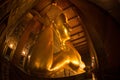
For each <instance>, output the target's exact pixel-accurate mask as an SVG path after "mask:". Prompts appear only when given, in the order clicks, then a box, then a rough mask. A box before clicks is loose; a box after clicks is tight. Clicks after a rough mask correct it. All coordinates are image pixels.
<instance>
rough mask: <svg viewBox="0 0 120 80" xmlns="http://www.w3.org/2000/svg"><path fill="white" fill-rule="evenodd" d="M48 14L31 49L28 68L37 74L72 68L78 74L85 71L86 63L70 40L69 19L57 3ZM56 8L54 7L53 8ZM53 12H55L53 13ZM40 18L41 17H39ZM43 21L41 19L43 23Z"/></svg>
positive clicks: (47, 73)
mask: <svg viewBox="0 0 120 80" xmlns="http://www.w3.org/2000/svg"><path fill="white" fill-rule="evenodd" d="M51 7H52V9H50V10H49V12H48V13H47V14H46V16H47V17H45V18H44V19H40V20H44V21H45V22H44V23H43V24H44V25H43V28H44V29H43V30H42V31H41V33H40V35H39V37H38V40H37V42H36V43H35V46H34V48H33V49H32V51H31V55H30V60H29V64H28V70H29V71H30V72H31V73H34V74H35V75H39V74H41V73H43V74H45V75H49V74H50V73H52V72H57V71H58V72H59V70H61V69H63V68H64V69H67V68H69V69H72V70H73V71H74V72H76V74H77V73H78V74H79V73H83V72H85V71H84V68H85V64H84V62H83V61H82V60H81V56H80V54H79V53H78V51H77V50H76V49H75V48H74V46H73V45H72V44H71V42H70V35H69V31H68V29H67V28H68V27H67V20H66V17H65V15H64V14H63V13H57V12H55V14H53V13H54V11H56V9H57V10H58V12H59V10H60V9H59V8H58V7H57V6H55V5H52V6H51ZM53 8H54V9H53ZM52 12H53V13H52ZM38 18H40V17H38ZM42 22H43V21H41V23H42Z"/></svg>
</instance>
